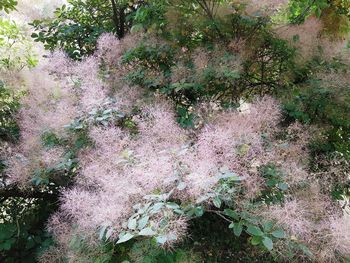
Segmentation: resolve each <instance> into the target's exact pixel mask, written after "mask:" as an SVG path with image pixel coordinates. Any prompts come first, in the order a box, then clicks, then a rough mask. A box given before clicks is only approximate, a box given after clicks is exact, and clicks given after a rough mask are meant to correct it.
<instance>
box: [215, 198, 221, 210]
mask: <svg viewBox="0 0 350 263" xmlns="http://www.w3.org/2000/svg"><path fill="white" fill-rule="evenodd" d="M213 204H214V206H215V207H217V208H220V207H221V199H220V197H218V196H216V197H215V198H214V199H213Z"/></svg>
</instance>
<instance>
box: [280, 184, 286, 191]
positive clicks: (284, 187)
mask: <svg viewBox="0 0 350 263" xmlns="http://www.w3.org/2000/svg"><path fill="white" fill-rule="evenodd" d="M278 188H279V189H280V190H282V191H286V190H287V189H288V184H286V183H279V184H278Z"/></svg>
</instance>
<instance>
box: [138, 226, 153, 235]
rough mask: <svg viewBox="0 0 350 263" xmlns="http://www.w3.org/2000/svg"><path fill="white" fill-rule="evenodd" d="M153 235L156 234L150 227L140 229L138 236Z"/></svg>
mask: <svg viewBox="0 0 350 263" xmlns="http://www.w3.org/2000/svg"><path fill="white" fill-rule="evenodd" d="M155 234H157V233H156V232H155V231H153V230H152V228H150V227H147V228H144V229H142V230H141V231H140V233H139V235H140V236H154V235H155Z"/></svg>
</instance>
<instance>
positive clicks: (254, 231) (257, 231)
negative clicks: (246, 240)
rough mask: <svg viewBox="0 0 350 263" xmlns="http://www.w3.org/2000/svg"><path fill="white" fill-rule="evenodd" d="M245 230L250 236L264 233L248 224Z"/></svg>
mask: <svg viewBox="0 0 350 263" xmlns="http://www.w3.org/2000/svg"><path fill="white" fill-rule="evenodd" d="M247 232H248V233H249V234H251V235H252V236H263V235H264V233H263V232H262V231H261V229H260V228H259V227H256V226H253V225H249V226H248V228H247Z"/></svg>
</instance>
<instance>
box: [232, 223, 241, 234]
mask: <svg viewBox="0 0 350 263" xmlns="http://www.w3.org/2000/svg"><path fill="white" fill-rule="evenodd" d="M242 230H243V227H242V224H241V223H236V224H234V226H233V233H234V234H235V236H237V237H239V236H240V235H241V233H242Z"/></svg>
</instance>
